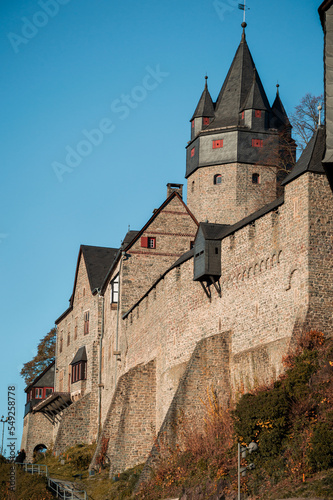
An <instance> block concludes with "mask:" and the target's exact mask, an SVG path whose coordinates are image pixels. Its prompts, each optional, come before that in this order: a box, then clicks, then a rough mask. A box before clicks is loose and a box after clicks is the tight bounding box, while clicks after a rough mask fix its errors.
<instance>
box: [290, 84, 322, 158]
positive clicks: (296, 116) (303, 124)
mask: <svg viewBox="0 0 333 500" xmlns="http://www.w3.org/2000/svg"><path fill="white" fill-rule="evenodd" d="M323 99H324V98H323V95H318V96H314V95H312V94H309V93H308V94H305V96H304V97H302V99H301V102H300V103H299V104H298V105H297V106H295V111H294V113H293V114H292V115H291V120H290V121H291V123H292V125H293V129H294V134H295V136H296V142H297V145H298V147H299V149H300V151H301V153H302V152H303V151H304V149H305V147H306V145H307V144H308V142H309V141H310V139H311V137H312V136H313V134H314V132H315V130H316V128H317V126H318V121H319V110H318V106H322V104H323ZM323 121H324V113H323V111H322V112H321V122H323Z"/></svg>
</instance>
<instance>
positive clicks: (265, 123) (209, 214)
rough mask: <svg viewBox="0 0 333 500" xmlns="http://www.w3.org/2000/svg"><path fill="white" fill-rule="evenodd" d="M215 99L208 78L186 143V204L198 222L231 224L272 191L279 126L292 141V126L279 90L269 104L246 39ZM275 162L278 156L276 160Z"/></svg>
mask: <svg viewBox="0 0 333 500" xmlns="http://www.w3.org/2000/svg"><path fill="white" fill-rule="evenodd" d="M242 27H243V34H242V39H241V42H240V45H239V47H238V49H237V52H236V55H235V57H234V59H233V62H232V64H231V67H230V69H229V72H228V74H227V77H226V79H225V81H224V83H223V86H222V88H221V91H220V93H219V96H218V98H217V101H216V103H213V101H212V98H211V96H210V93H209V90H208V86H207V77H206V83H205V88H204V91H203V93H202V95H201V97H200V100H199V103H198V105H197V108H196V110H195V112H194V114H193V117H192V118H191V120H190V122H191V141H190V142H189V143H188V145H187V157H186V178H187V205H188V207H189V209H190V210H191V211H192V212H193V213H194V215H195V216H196V218H197V220H199V221H204V220H208V221H209V222H217V223H221V224H234V223H235V222H237V221H239V220H241V219H242V218H244V217H246V216H247V215H249V214H251V213H253V212H255V211H256V210H258V209H259V208H260V207H261V206H263V205H265V204H267V203H269V202H271V201H273V200H274V199H275V198H276V195H277V191H276V189H277V183H276V177H277V171H276V169H275V168H272V151H276V152H277V151H278V150H279V149H280V148H278V144H279V141H280V135H281V132H282V130H283V131H284V133H285V134H287V136H288V137H289V139H290V140H291V125H290V122H289V120H288V117H287V114H286V112H285V109H284V107H283V104H282V102H281V99H280V96H279V92H277V96H276V99H275V101H274V104H273V106H272V107H270V104H269V102H268V99H267V96H266V93H265V90H264V88H263V85H262V83H261V80H260V77H259V74H258V72H257V70H256V67H255V64H254V62H253V59H252V56H251V53H250V50H249V47H248V44H247V42H246V37H245V27H246V23H243V24H242ZM276 163H278V159H277V160H276Z"/></svg>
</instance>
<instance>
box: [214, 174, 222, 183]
mask: <svg viewBox="0 0 333 500" xmlns="http://www.w3.org/2000/svg"><path fill="white" fill-rule="evenodd" d="M221 183H222V175H221V174H216V175H214V184H221Z"/></svg>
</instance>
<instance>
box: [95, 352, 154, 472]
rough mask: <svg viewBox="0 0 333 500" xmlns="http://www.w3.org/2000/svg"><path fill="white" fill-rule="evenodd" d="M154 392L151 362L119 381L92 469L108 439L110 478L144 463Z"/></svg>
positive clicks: (151, 435)
mask: <svg viewBox="0 0 333 500" xmlns="http://www.w3.org/2000/svg"><path fill="white" fill-rule="evenodd" d="M155 389H156V373H155V362H154V361H151V362H150V363H148V364H147V365H139V366H137V367H135V368H133V369H132V370H130V371H129V372H127V373H126V374H125V375H123V376H122V377H121V378H120V379H119V381H118V384H117V389H116V392H115V394H114V397H113V400H112V403H111V405H110V408H109V411H108V414H107V417H106V419H105V423H104V426H103V430H102V433H101V436H100V438H99V440H98V444H97V449H96V452H95V455H94V458H93V460H92V463H91V467H95V466H96V459H97V458H98V457H99V456H100V454H101V446H102V440H105V439H109V444H108V448H107V452H106V455H107V458H108V460H109V462H110V474H111V475H113V474H116V473H118V472H121V471H123V470H124V469H126V468H129V467H133V466H134V465H137V464H139V463H142V462H144V461H145V460H146V459H147V457H148V454H149V452H150V450H151V448H152V445H153V442H154V438H155V411H156V408H155V406H156V390H155Z"/></svg>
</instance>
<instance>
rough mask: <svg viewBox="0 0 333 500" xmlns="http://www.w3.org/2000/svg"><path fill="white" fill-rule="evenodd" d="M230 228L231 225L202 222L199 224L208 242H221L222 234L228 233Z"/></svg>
mask: <svg viewBox="0 0 333 500" xmlns="http://www.w3.org/2000/svg"><path fill="white" fill-rule="evenodd" d="M229 228H230V224H213V223H211V222H200V224H199V229H201V231H202V234H203V235H204V237H205V239H206V240H220V239H221V235H222V233H223V232H226V231H228V229H229ZM199 229H198V231H199Z"/></svg>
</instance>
